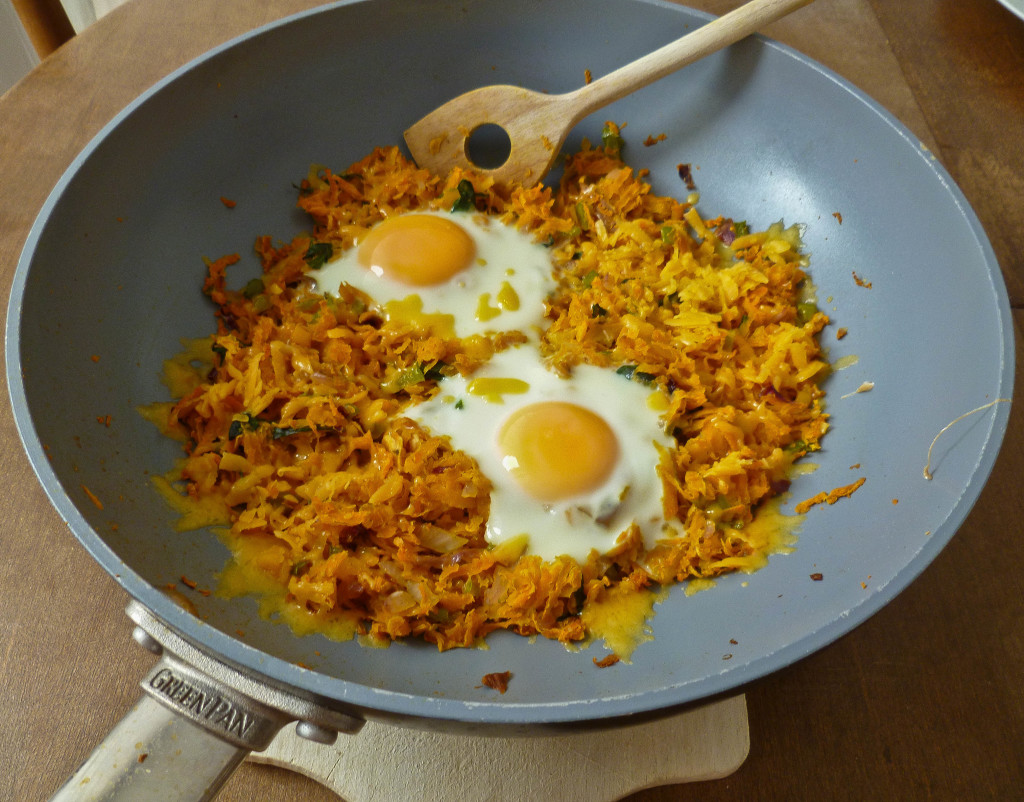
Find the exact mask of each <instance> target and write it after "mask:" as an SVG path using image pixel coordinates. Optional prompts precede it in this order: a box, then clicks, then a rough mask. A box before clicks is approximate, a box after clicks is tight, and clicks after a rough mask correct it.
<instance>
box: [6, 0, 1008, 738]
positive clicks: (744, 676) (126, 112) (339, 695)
mask: <svg viewBox="0 0 1024 802" xmlns="http://www.w3.org/2000/svg"><path fill="white" fill-rule="evenodd" d="M636 1H637V2H641V3H644V4H650V5H654V6H658V7H665V8H671V9H673V10H677V11H681V12H690V13H692V14H694V15H696V16H698V17H699V18H702V19H710V18H711V15H707V14H704V13H703V12H699V11H695V10H693V9H688V8H685V7H682V6H679V5H677V4H674V3H667V2H662V0H636ZM364 2H373V0H341V1H340V2H336V3H332V4H329V5H325V6H320V7H317V8H314V9H309V10H307V11H303V12H300V13H298V14H294V15H290V16H288V17H285V18H282V19H281V20H277V21H275V22H272V23H269V24H267V25H264V26H261V27H259V28H256V29H254V30H252V31H249V32H247V33H245V34H242V35H240V36H237V37H234V38H232V39H230V40H229V41H227V42H225V43H223V44H222V45H219V46H218V47H216V48H213V49H211V50H209V51H207V52H206V53H204V54H202V55H200V56H198V57H197V58H195V59H192V60H191V61H189V62H188V63H186V64H184V65H183V66H181V67H179V68H178V69H176V70H174V71H172V72H171V73H169V74H168V75H167V76H165V77H164V78H163V79H161V80H160V81H158V82H157V83H155V84H154V85H153V86H151V87H150V88H149V89H147V90H146V91H145V92H143V93H142V94H140V95H139V96H138V97H137V98H135V99H134V100H132V101H131V103H129V104H128V105H127V106H125V107H124V108H123V109H122V110H121V111H120V112H119V113H118V114H117V115H115V116H114V117H113V118H112V119H111V120H110V121H109V122H108V123H107V124H106V125H105V126H103V128H102V129H101V130H100V131H99V132H98V133H97V134H96V135H95V136H94V137H93V138H92V139H91V140H90V142H89V143H88V144H87V145H86V147H85V148H83V149H82V151H81V152H79V153H78V154H77V155H76V156H75V158H74V160H73V161H72V162H71V164H70V165H69V167H68V168H67V170H66V171H65V172H64V173H63V175H62V176H61V178H60V180H59V181H58V182H57V184H56V185H55V187H54V188H53V190H51V192H50V194H49V195H48V197H47V199H46V201H45V202H44V204H43V206H42V207H41V209H40V211H39V213H38V215H37V216H36V219H35V221H34V222H33V224H32V227H31V229H30V231H29V234H28V237H27V239H26V242H25V245H24V247H23V250H22V253H21V256H20V258H19V261H18V265H17V268H16V272H15V277H14V282H13V284H12V290H11V295H10V301H9V305H8V316H7V322H6V331H5V340H6V345H5V347H6V370H7V381H8V392H9V395H10V400H11V403H12V407H13V409H14V418H15V424H16V427H17V429H18V432H19V436H20V438H21V441H22V443H23V446H24V448H25V450H26V452H27V454H28V456H29V459H30V462H31V464H32V467H33V471H34V472H35V475H36V476H37V478H38V479H39V481H40V483H41V484H42V486H43V489H44V491H45V492H46V494H47V496H48V497H49V499H50V502H51V503H52V504H53V505H54V507H55V508H56V510H57V511H58V513H59V514H60V515H61V516H62V517H63V519H64V520H65V521H66V522H67V524H68V526H69V527H70V528H71V529H72V531H73V532H74V534H75V537H76V538H77V539H78V540H79V542H80V543H82V545H83V546H84V547H85V548H86V550H87V551H88V552H89V553H90V554H91V556H92V557H93V558H94V559H95V560H96V561H97V562H99V563H100V565H101V566H102V567H103V568H104V570H106V571H107V573H108V574H110V575H111V576H112V577H113V578H114V579H115V581H116V582H117V583H118V584H119V585H120V586H121V587H122V588H123V589H124V590H125V591H126V592H127V593H128V594H129V595H130V596H132V597H133V598H135V599H137V600H138V601H139V602H140V603H141V604H143V605H144V606H146V607H147V608H148V609H150V610H151V611H152V612H154V614H156V615H157V616H158V617H159V618H160V619H161V620H163V621H165V622H166V623H167V624H168V625H169V626H171V627H172V628H173V629H175V630H176V631H178V632H180V633H181V634H182V635H183V637H185V638H186V639H187V640H189V641H190V642H192V643H194V644H195V645H196V646H197V647H198V648H202V649H204V650H205V651H208V652H212V653H214V654H215V655H216V656H218V657H222V658H223V659H225V660H226V661H228V662H231V663H233V664H237V665H241V666H244V667H247V668H248V669H249V670H252V671H257V672H258V673H260V674H262V675H264V676H265V677H267V678H268V679H269V680H271V681H273V682H275V683H278V684H281V685H284V686H286V687H288V688H294V689H298V690H301V691H303V692H306V693H309V694H314V695H316V696H317V697H321V698H325V699H328V700H330V702H331V703H332V704H334V705H337V706H341V707H345V706H353V707H355V708H359V709H362V710H367V711H381V712H384V713H388V714H394V715H403V716H404V715H409V714H410V706H415V707H418V708H419V709H418V710H417V711H416V712H415V713H414V714H413V715H415V716H416V717H417V718H424V719H437V720H448V721H452V722H472V723H486V724H512V725H518V724H559V723H575V722H583V721H587V720H592V719H597V718H609V717H629V716H634V715H639V714H643V713H651V712H654V711H657V710H663V709H669V708H674V707H678V706H680V705H685V704H690V703H695V702H697V701H699V700H701V699H705V698H709V697H713V696H717V695H721V694H723V693H727V692H729V691H732V690H735V689H738V688H741V687H742V686H744V685H747V684H749V683H750V682H752V681H754V680H757V679H760V678H762V677H764V676H766V675H768V674H771V673H774V672H775V671H778V670H780V669H782V668H785V667H786V666H789V665H791V664H793V663H795V662H797V661H798V660H800V659H802V658H804V657H806V656H807V655H809V654H812V653H813V652H816V651H818V650H819V649H821V648H823V647H825V646H827V645H828V644H829V643H831V642H833V641H835V640H836V639H838V638H839V637H841V636H842V635H844V634H846V633H847V632H849V631H850V630H852V629H853V628H854V627H855V626H858V625H859V624H860V623H863V622H864V621H866V620H867V619H868V618H870V617H871V616H872V615H874V613H876V612H877V611H878V610H880V609H881V608H882V607H884V606H885V605H886V604H888V603H889V602H890V601H891V600H892V599H893V598H894V597H895V596H896V595H897V594H898V593H900V592H901V591H902V590H903V589H905V588H906V587H907V586H908V585H909V584H910V583H911V582H912V581H913V580H914V579H916V578H917V576H918V575H919V574H920V573H921V572H922V571H923V570H924V569H925V568H926V567H927V566H928V565H929V564H930V563H931V562H932V561H933V560H934V558H935V557H936V556H937V555H938V554H939V552H940V551H941V550H942V548H944V547H945V545H946V544H947V543H948V541H949V540H950V539H951V538H952V536H953V534H955V532H956V530H957V529H959V527H960V526H961V525H962V524H963V522H964V520H965V519H966V517H967V515H968V514H969V513H970V511H971V509H972V508H973V506H974V504H975V502H976V501H977V499H978V496H979V495H980V493H981V489H982V487H983V486H984V484H985V481H986V480H987V479H988V477H989V475H990V473H991V471H992V469H993V467H994V465H995V461H996V458H997V456H998V452H999V447H1000V445H1001V442H1002V440H1003V437H1004V435H1005V431H1006V427H1007V425H1008V421H1009V405H1002V407H1005V408H997V409H996V410H995V412H994V414H993V415H992V417H991V420H990V423H989V425H988V429H987V433H986V439H985V443H984V446H983V447H982V449H981V452H980V456H979V459H978V462H977V464H976V465H975V467H974V471H973V473H972V474H971V477H970V481H969V482H968V484H967V487H966V488H965V491H964V493H963V496H962V497H961V499H960V502H959V503H958V504H957V506H956V507H955V509H954V510H953V514H951V515H950V516H949V517H947V518H946V519H945V520H944V521H943V524H942V531H941V532H935V533H933V535H932V539H931V540H929V541H928V543H927V544H926V546H925V547H924V548H923V549H922V550H921V551H920V552H918V553H917V555H915V557H914V558H913V560H912V561H911V562H910V563H909V564H907V565H905V566H903V567H902V568H901V569H900V571H899V572H898V574H897V577H896V578H895V580H894V581H892V582H890V583H889V584H888V585H887V586H886V587H885V588H884V589H881V590H879V591H878V592H876V593H873V594H872V595H871V596H870V597H869V598H867V599H865V600H864V602H863V603H861V604H860V605H859V606H858V607H856V608H855V609H853V610H852V611H850V612H849V614H848V615H845V616H839V617H837V618H836V619H835V620H833V621H832V622H830V623H829V624H828V625H827V626H825V627H822V628H819V629H818V630H816V631H814V632H811V633H809V634H807V635H805V636H803V637H801V638H799V639H797V640H796V641H794V642H792V643H790V644H788V645H786V646H784V647H782V648H780V649H779V650H777V651H775V652H772V653H769V654H765V655H761V656H759V657H758V658H757V659H756V660H753V661H752V662H750V663H748V664H746V665H743V666H739V667H736V668H733V669H731V670H729V671H724V672H722V673H721V674H719V675H718V676H716V677H703V678H699V679H697V680H690V681H687V682H683V683H679V684H676V685H668V686H665V687H662V688H660V689H657V690H651V691H640V692H624V693H623V694H621V695H617V696H611V697H605V698H601V699H592V700H584V699H575V700H568V701H560V702H537V703H517V702H497V701H495V702H489V701H483V702H477V701H469V700H455V699H447V698H443V697H435V696H427V695H420V694H413V693H403V692H399V691H393V690H384V689H379V688H373V687H370V686H366V685H362V684H358V683H354V682H352V681H349V680H344V679H339V678H335V677H331V676H328V675H326V674H321V673H319V672H315V671H311V670H309V669H305V668H302V667H301V666H297V665H295V664H293V663H291V662H288V661H286V660H283V659H281V658H277V657H274V656H273V655H271V654H269V653H267V652H264V651H262V650H260V649H257V648H255V647H252V646H249V645H247V644H245V643H244V642H242V641H240V640H237V639H235V638H233V637H231V636H229V635H227V634H225V633H223V632H221V631H220V630H218V629H216V628H214V627H211V626H209V625H206V624H204V623H203V622H202V621H201V620H199V619H197V618H195V617H193V616H192V615H190V614H189V613H187V612H186V611H184V610H183V609H181V608H180V607H179V606H178V605H177V604H175V603H174V602H173V601H172V600H170V599H169V598H168V597H167V596H166V595H165V594H163V593H162V592H161V591H159V590H158V589H157V588H155V587H153V586H152V585H150V584H149V583H148V582H147V581H145V580H144V579H142V577H141V576H140V575H139V574H138V573H136V572H135V571H134V570H133V569H132V568H131V567H130V566H129V565H127V564H125V563H124V562H123V561H122V560H121V559H120V558H119V557H118V555H117V554H116V553H115V552H114V551H113V549H111V548H110V546H108V545H107V543H106V542H105V541H104V540H103V538H102V537H100V535H99V534H98V533H97V532H96V531H95V530H94V529H93V528H92V526H91V525H90V524H89V523H88V522H87V521H86V519H85V518H84V517H83V516H82V515H81V513H80V512H79V510H78V508H77V506H76V505H75V504H74V502H72V501H71V499H70V497H69V496H68V495H67V494H66V493H65V491H64V489H63V488H62V486H61V483H60V480H59V479H58V476H57V474H56V472H55V471H54V470H53V469H52V467H50V465H49V463H48V460H47V458H46V455H45V452H44V450H43V447H42V444H41V442H40V440H39V438H38V435H37V433H36V431H35V428H34V426H33V423H32V420H31V415H30V413H29V411H28V398H27V394H26V392H25V388H24V385H23V383H22V376H21V374H22V360H21V324H22V317H21V301H22V298H23V296H24V293H25V290H26V283H27V281H28V277H29V274H30V268H31V263H32V260H33V256H34V253H35V249H36V247H37V245H38V243H39V240H40V238H41V237H42V235H43V233H44V232H45V230H46V227H47V224H48V222H49V220H50V217H51V215H52V214H53V211H54V208H55V206H56V203H57V201H58V200H59V198H60V197H61V195H62V193H63V191H64V190H65V188H66V187H67V186H68V185H69V184H70V182H71V181H72V180H73V179H74V177H75V175H76V174H77V173H78V172H79V171H80V170H81V168H82V166H83V165H84V164H85V163H86V161H87V160H88V159H89V157H90V155H91V154H92V153H93V152H94V151H95V150H96V148H97V147H98V146H99V145H100V144H101V143H102V142H103V141H104V140H105V139H106V138H107V137H108V136H110V134H111V132H112V131H114V130H115V129H116V128H117V127H118V126H119V125H121V124H122V122H123V121H124V120H125V119H126V118H127V117H129V116H130V115H131V114H132V112H134V111H135V110H136V109H137V108H139V107H140V106H141V105H143V104H144V103H147V102H149V101H150V100H151V99H152V98H153V97H155V96H156V95H158V94H159V93H160V92H161V91H163V90H164V89H165V88H166V87H167V86H169V85H172V84H173V83H174V82H175V81H177V80H178V79H179V78H180V77H181V76H182V75H184V74H186V73H188V72H189V71H191V70H193V69H195V68H196V67H197V66H199V65H201V64H204V63H206V62H207V61H209V60H211V59H213V58H215V57H217V56H218V55H220V54H221V53H223V52H226V51H227V50H230V49H232V48H234V47H236V46H237V45H239V44H240V43H242V42H246V41H249V40H251V39H253V38H256V37H259V36H264V35H267V34H268V33H270V32H272V31H273V30H275V29H277V28H280V27H283V26H286V25H291V24H293V23H296V22H298V21H300V20H303V19H305V18H308V17H312V16H316V15H319V14H323V13H329V12H330V11H331V10H333V9H335V8H338V7H341V6H348V5H355V4H359V3H364ZM755 38H756V39H757V40H759V42H760V43H761V45H763V46H765V47H769V48H771V49H774V50H776V51H777V52H779V53H780V54H781V55H783V56H785V57H788V58H790V59H794V60H795V61H797V62H799V63H800V64H801V65H802V66H804V67H806V68H809V69H812V70H814V71H816V72H817V73H819V74H820V75H822V76H824V77H825V78H827V79H828V80H830V81H831V82H832V83H833V84H835V85H836V86H837V87H838V88H839V89H841V90H843V91H844V92H846V93H847V94H848V95H850V96H851V97H852V98H853V99H854V100H856V101H857V102H859V103H861V104H863V105H864V106H866V107H867V108H869V109H870V110H872V111H873V112H874V114H875V115H876V116H877V117H878V118H879V119H880V120H881V121H883V122H884V123H885V124H887V125H888V126H889V128H891V129H892V131H893V132H894V133H895V134H896V135H897V136H899V137H901V138H902V139H903V140H905V142H906V143H907V145H908V146H909V147H910V148H911V149H913V150H914V151H919V148H918V146H917V142H918V140H917V138H916V137H914V136H913V135H912V134H911V132H910V131H909V130H908V129H907V128H906V127H905V126H904V125H903V124H902V123H901V122H900V121H898V120H897V119H896V118H895V117H894V116H893V115H892V114H890V113H889V112H888V111H887V110H885V109H884V108H883V107H881V106H880V105H879V104H878V103H877V102H876V101H874V100H873V99H872V98H870V97H869V96H867V95H866V94H865V93H863V92H861V91H860V90H859V89H857V88H856V87H854V86H853V85H852V84H850V83H849V82H848V81H846V80H845V79H843V78H842V77H841V76H839V75H837V74H836V73H834V72H832V71H831V70H829V69H828V68H826V67H824V66H823V65H821V64H819V63H817V62H815V61H813V60H812V59H810V58H808V57H806V56H804V55H803V54H801V53H799V52H798V51H795V50H793V49H792V48H790V47H788V46H786V45H782V44H781V43H778V42H776V41H774V40H771V39H768V38H766V37H763V36H757V37H755ZM918 155H919V157H920V158H921V159H922V161H923V162H924V163H925V164H926V166H927V167H928V168H929V169H930V170H931V171H932V173H933V174H934V175H935V177H936V178H937V179H938V180H939V181H940V182H941V184H942V185H943V186H944V188H945V189H946V191H947V193H948V196H949V198H950V199H951V200H952V201H953V203H954V204H956V206H957V208H958V210H959V213H960V215H961V216H962V217H963V219H964V221H965V222H966V223H967V224H968V227H969V229H970V232H971V234H972V235H973V237H974V241H975V243H976V244H977V246H978V248H979V251H980V254H981V257H982V258H983V260H984V261H985V263H986V266H987V267H988V270H989V278H990V280H991V281H992V283H993V290H994V293H995V296H996V298H997V311H998V314H999V315H1000V321H999V322H1000V331H1001V333H1002V343H1001V350H1000V359H1001V364H1000V383H999V388H998V391H999V393H1000V395H1003V396H1009V395H1012V387H1013V378H1014V340H1013V324H1012V318H1011V316H1010V309H1009V302H1008V298H1007V294H1006V290H1005V286H1004V285H1003V283H1002V282H1003V280H1002V276H1001V273H1000V270H999V265H998V261H997V259H996V257H995V254H994V251H993V249H992V246H991V243H990V242H989V240H988V238H987V236H986V235H985V233H984V230H983V228H982V226H981V224H980V221H979V220H978V218H977V216H976V214H975V212H974V210H973V209H972V208H971V206H970V204H969V203H968V201H967V199H966V197H965V196H964V195H963V193H962V192H961V190H960V189H959V187H958V186H957V185H956V183H955V182H954V181H953V180H952V177H951V176H950V175H949V174H948V172H947V171H946V170H945V168H944V167H943V166H942V165H941V163H940V162H938V161H937V160H935V159H931V160H929V159H928V158H927V157H926V156H925V155H924V154H922V153H919V154H918ZM257 665H258V666H259V668H258V669H257V668H254V666H257ZM694 686H698V689H697V691H696V692H695V691H694Z"/></svg>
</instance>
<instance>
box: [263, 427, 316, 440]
mask: <svg viewBox="0 0 1024 802" xmlns="http://www.w3.org/2000/svg"><path fill="white" fill-rule="evenodd" d="M311 431H313V430H312V429H311V428H310V427H308V426H296V427H292V426H275V427H274V428H273V429H272V430H271V437H273V438H274V439H275V440H280V439H281V438H282V437H288V436H289V435H293V434H300V433H302V432H311Z"/></svg>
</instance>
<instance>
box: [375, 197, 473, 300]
mask: <svg viewBox="0 0 1024 802" xmlns="http://www.w3.org/2000/svg"><path fill="white" fill-rule="evenodd" d="M475 256H476V245H475V243H474V242H473V239H472V237H470V236H469V234H467V233H466V230H465V229H464V228H462V227H461V226H460V225H459V224H458V223H454V222H452V221H451V220H449V219H447V218H445V217H437V216H435V215H430V214H405V215H401V216H398V217H389V218H388V219H387V220H384V221H383V222H381V223H378V224H377V225H376V226H374V227H373V229H372V230H371V231H370V233H369V234H368V235H367V236H366V239H364V240H363V241H362V243H360V245H359V262H360V263H361V264H362V265H364V266H365V267H368V268H369V269H370V270H371V271H372V272H374V273H375V274H377V275H378V276H385V277H387V278H389V279H391V280H393V281H398V282H401V283H402V284H410V285H412V286H416V287H427V286H431V285H435V284H443V283H444V282H446V281H448V280H449V279H450V278H452V276H454V275H456V274H457V273H460V272H461V271H463V270H465V269H466V268H467V267H469V266H470V264H471V263H472V261H473V258H474V257H475Z"/></svg>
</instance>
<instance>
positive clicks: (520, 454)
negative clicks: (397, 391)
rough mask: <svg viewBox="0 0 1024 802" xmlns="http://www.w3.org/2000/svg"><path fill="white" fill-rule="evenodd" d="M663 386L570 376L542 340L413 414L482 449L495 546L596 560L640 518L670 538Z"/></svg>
mask: <svg viewBox="0 0 1024 802" xmlns="http://www.w3.org/2000/svg"><path fill="white" fill-rule="evenodd" d="M659 395H660V391H657V390H654V389H652V388H651V387H646V386H644V385H642V384H639V383H637V382H633V381H630V380H628V379H626V378H623V377H622V376H619V375H617V374H616V373H615V372H614V371H612V370H608V369H605V368H598V367H595V366H592V365H578V366H577V367H576V368H575V369H574V370H573V372H572V375H571V376H569V377H567V378H562V377H560V376H558V375H557V374H555V373H553V372H551V371H549V370H547V369H546V368H545V367H544V366H543V364H542V363H541V359H540V356H539V354H538V353H537V351H536V350H535V348H533V347H532V346H531V345H524V346H520V347H518V348H512V349H508V350H506V351H502V352H500V353H498V354H495V356H494V357H493V358H492V359H491V360H490V362H488V363H487V364H486V365H484V366H483V367H482V368H481V369H480V370H478V371H477V372H476V373H474V374H473V375H472V376H470V377H461V376H456V377H452V378H448V379H445V380H444V382H443V383H442V385H441V389H440V392H439V393H438V394H437V395H435V396H434V397H433V398H431V399H430V400H428V401H426V402H423V403H421V404H418V405H416V406H414V407H411V408H409V409H407V410H405V412H404V413H403V414H405V415H407V416H408V417H410V418H412V419H413V420H415V421H417V422H418V423H420V424H421V425H423V426H425V427H426V428H427V429H429V430H430V431H431V432H432V433H434V434H439V435H447V436H448V438H450V440H451V443H452V446H453V447H454V448H456V449H459V450H461V451H464V452H466V453H467V454H469V455H471V456H472V457H474V458H475V459H476V461H477V464H478V465H479V466H480V470H481V471H482V472H483V473H484V475H486V476H487V478H488V479H490V481H491V483H492V486H493V487H492V490H491V506H490V516H489V519H488V523H487V540H488V542H490V543H492V544H494V545H498V544H500V543H503V542H505V541H508V540H510V539H512V538H516V537H518V536H520V535H526V536H527V537H528V542H529V545H528V547H527V553H532V554H537V555H540V556H541V557H542V558H543V559H545V560H550V559H553V558H555V557H557V556H559V555H563V554H566V555H569V556H571V557H573V558H575V559H577V560H578V561H580V562H582V561H584V560H585V559H586V558H587V556H588V555H589V553H590V551H591V549H596V550H597V551H598V552H600V553H602V554H603V553H606V552H608V551H609V550H611V549H612V548H613V547H614V546H615V545H616V543H617V542H618V541H619V538H620V536H621V535H622V534H623V533H624V532H625V531H626V530H627V529H628V528H629V527H630V524H632V523H636V524H637V526H639V527H640V531H641V533H642V534H643V537H644V541H645V543H646V544H647V545H648V546H652V545H653V544H654V542H655V541H656V540H657V539H658V538H659V537H661V536H662V535H663V532H664V529H665V520H664V511H663V507H662V500H661V480H660V478H659V477H658V473H657V465H658V459H659V456H658V450H657V448H656V446H655V444H660V445H662V446H664V447H666V448H669V447H671V446H673V445H674V441H673V440H672V438H670V437H669V436H668V435H666V434H665V433H664V431H663V428H662V426H661V424H660V422H659V419H658V413H657V411H656V409H657V408H658V403H657V401H658V396H659Z"/></svg>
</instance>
